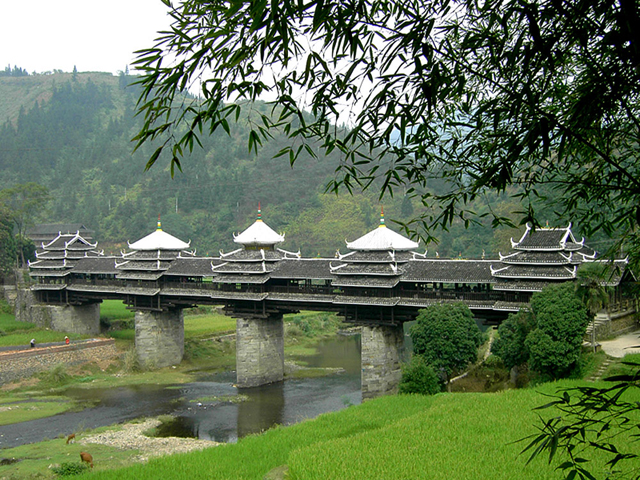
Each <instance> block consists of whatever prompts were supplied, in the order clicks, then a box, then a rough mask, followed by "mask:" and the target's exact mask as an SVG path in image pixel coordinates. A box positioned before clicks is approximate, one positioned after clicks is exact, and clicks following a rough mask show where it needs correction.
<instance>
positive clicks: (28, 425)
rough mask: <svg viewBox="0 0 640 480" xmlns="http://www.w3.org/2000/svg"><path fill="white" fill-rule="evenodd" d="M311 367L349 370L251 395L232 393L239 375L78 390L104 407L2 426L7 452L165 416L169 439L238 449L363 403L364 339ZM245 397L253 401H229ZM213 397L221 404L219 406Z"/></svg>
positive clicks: (0, 441)
mask: <svg viewBox="0 0 640 480" xmlns="http://www.w3.org/2000/svg"><path fill="white" fill-rule="evenodd" d="M304 360H305V362H306V363H307V365H308V366H310V367H330V368H341V369H343V371H342V372H341V373H337V374H332V375H329V376H326V377H320V378H307V379H291V380H285V381H284V382H280V383H277V384H272V385H265V386H262V387H256V388H248V389H237V388H235V387H234V386H233V383H234V382H235V372H225V373H221V374H210V375H206V374H205V375H202V377H200V378H199V379H198V381H196V382H193V383H187V384H181V385H173V386H165V385H162V386H160V385H137V386H128V387H119V388H109V389H83V388H77V389H71V390H68V391H67V392H66V393H65V394H66V395H67V396H69V397H71V398H73V399H75V400H80V401H83V400H85V401H93V402H98V404H97V406H95V407H91V408H86V409H84V410H82V411H79V412H67V413H62V414H60V415H55V416H53V417H48V418H43V419H39V420H32V421H29V422H21V423H17V424H12V425H5V426H0V448H10V447H15V446H18V445H23V444H26V443H33V442H39V441H42V440H45V439H52V438H57V437H59V436H61V435H68V434H70V433H73V432H78V431H82V430H84V429H90V428H97V427H101V426H105V425H112V424H115V423H121V422H126V421H128V420H132V419H134V418H140V417H152V416H157V415H163V414H170V415H172V416H174V417H175V421H174V422H173V423H172V424H171V425H170V428H169V430H168V431H167V432H166V433H167V434H168V435H176V436H190V437H195V438H200V439H206V440H214V441H216V442H235V441H237V440H238V439H239V438H242V437H244V436H245V435H249V434H252V433H259V432H261V431H264V430H266V429H268V428H271V427H273V426H275V425H290V424H293V423H297V422H300V421H302V420H305V419H309V418H314V417H316V416H318V415H320V414H321V413H325V412H332V411H337V410H341V409H343V408H345V407H346V406H348V405H355V404H359V403H360V402H361V399H362V394H361V391H360V338H359V336H349V337H335V338H332V339H329V340H327V341H325V342H323V343H322V344H320V346H319V348H318V353H317V354H316V355H315V356H313V357H311V358H309V357H305V359H304ZM238 394H241V395H243V396H246V398H247V399H246V400H245V401H240V402H234V401H230V400H229V399H231V398H233V397H234V396H236V395H238ZM212 397H219V398H220V397H222V398H221V399H219V400H215V399H212Z"/></svg>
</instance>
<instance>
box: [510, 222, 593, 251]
mask: <svg viewBox="0 0 640 480" xmlns="http://www.w3.org/2000/svg"><path fill="white" fill-rule="evenodd" d="M511 246H512V248H514V249H515V250H546V251H554V250H556V251H557V250H580V249H581V248H582V247H583V246H584V238H583V239H582V240H581V241H579V242H578V241H577V240H576V238H575V237H574V236H573V232H572V231H571V224H569V225H568V226H567V227H540V228H536V229H534V228H532V227H531V225H529V224H527V225H526V230H525V231H524V233H523V234H522V237H521V238H520V240H519V241H517V242H514V241H513V239H512V240H511Z"/></svg>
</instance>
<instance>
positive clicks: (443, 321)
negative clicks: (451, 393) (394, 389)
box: [409, 303, 482, 382]
mask: <svg viewBox="0 0 640 480" xmlns="http://www.w3.org/2000/svg"><path fill="white" fill-rule="evenodd" d="M409 335H410V336H411V340H412V341H413V353H414V355H421V356H422V357H423V358H424V360H425V362H426V363H427V364H429V365H431V366H432V367H433V368H434V369H435V370H436V371H437V372H441V373H442V374H443V376H444V379H445V380H446V381H447V382H448V381H449V379H450V378H451V376H452V374H454V373H456V372H459V371H460V370H462V369H464V368H465V367H467V366H468V365H469V364H470V363H472V362H475V361H476V359H477V357H478V347H479V346H480V344H481V343H482V335H481V333H480V329H479V328H478V325H477V324H476V322H475V320H474V319H473V314H472V313H471V310H469V307H467V306H466V305H465V304H464V303H454V304H439V305H433V306H431V307H428V308H425V309H423V310H420V312H419V314H418V317H417V319H416V323H415V324H413V325H412V326H411V328H410V329H409Z"/></svg>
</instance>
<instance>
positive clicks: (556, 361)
mask: <svg viewBox="0 0 640 480" xmlns="http://www.w3.org/2000/svg"><path fill="white" fill-rule="evenodd" d="M531 311H532V312H533V315H534V316H535V319H536V328H535V329H534V330H533V331H532V332H531V333H529V335H527V339H526V340H525V345H526V347H527V348H528V349H529V363H530V366H531V368H533V369H534V370H536V371H538V372H541V373H545V374H547V375H550V376H551V377H553V378H561V377H564V376H566V375H567V374H568V373H569V372H570V370H571V369H572V368H573V367H575V365H576V364H577V362H578V360H579V359H580V352H581V349H582V342H583V339H584V334H585V330H586V328H587V323H588V316H587V312H586V309H585V307H584V305H583V304H582V302H581V301H580V299H579V298H578V297H577V296H576V294H575V287H574V286H573V285H572V284H571V283H568V282H567V283H563V284H561V285H557V286H556V285H553V286H548V287H545V288H544V289H543V290H542V291H541V292H538V293H536V294H534V295H533V296H532V297H531Z"/></svg>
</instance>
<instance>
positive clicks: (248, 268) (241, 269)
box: [213, 262, 275, 275]
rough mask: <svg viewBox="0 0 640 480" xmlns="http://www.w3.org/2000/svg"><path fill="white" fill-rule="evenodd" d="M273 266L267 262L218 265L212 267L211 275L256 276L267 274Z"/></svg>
mask: <svg viewBox="0 0 640 480" xmlns="http://www.w3.org/2000/svg"><path fill="white" fill-rule="evenodd" d="M274 268H275V267H274V265H273V264H272V263H267V262H259V263H248V262H239V263H235V262H228V263H221V264H219V265H214V266H213V273H215V274H216V275H218V274H225V273H248V274H256V273H269V272H271V271H273V269H274Z"/></svg>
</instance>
